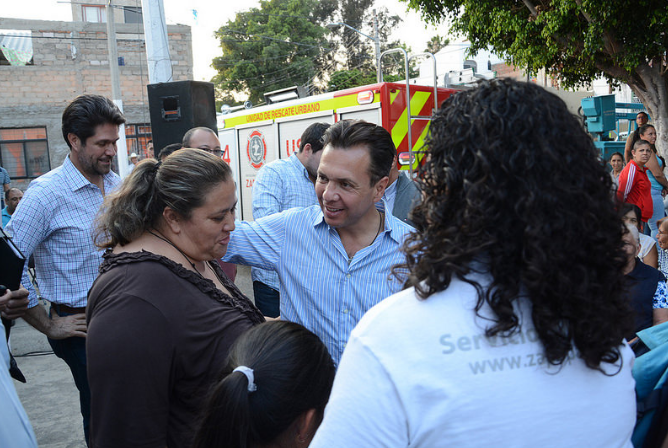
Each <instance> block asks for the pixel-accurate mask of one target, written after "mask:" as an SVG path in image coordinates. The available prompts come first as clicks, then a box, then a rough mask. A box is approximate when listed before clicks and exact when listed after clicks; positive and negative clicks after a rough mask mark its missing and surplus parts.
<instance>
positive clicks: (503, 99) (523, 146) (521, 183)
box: [404, 79, 632, 370]
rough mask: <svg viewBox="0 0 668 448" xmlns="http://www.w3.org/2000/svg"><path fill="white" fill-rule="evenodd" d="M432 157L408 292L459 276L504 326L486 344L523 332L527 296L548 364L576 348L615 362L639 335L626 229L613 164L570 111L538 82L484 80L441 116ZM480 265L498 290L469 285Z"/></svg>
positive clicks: (423, 291) (496, 326) (493, 329)
mask: <svg viewBox="0 0 668 448" xmlns="http://www.w3.org/2000/svg"><path fill="white" fill-rule="evenodd" d="M427 146H428V148H429V151H428V157H427V160H426V163H425V164H424V165H423V166H422V167H421V169H420V176H419V179H418V183H419V184H420V187H421V189H422V192H423V200H422V202H421V203H420V204H419V205H417V206H416V208H415V209H414V211H413V213H412V220H413V221H414V223H415V226H416V229H417V232H415V233H414V234H412V235H411V236H410V237H409V238H408V240H407V243H406V246H405V247H404V251H405V252H406V255H407V261H406V266H405V267H407V268H408V270H409V272H410V273H409V274H408V281H407V286H413V287H414V288H415V291H416V293H417V295H418V297H420V298H421V299H427V298H428V297H429V296H431V295H432V294H434V293H436V292H439V291H442V290H444V289H446V288H447V287H448V285H449V284H450V281H451V280H452V278H453V276H457V277H459V278H461V279H462V280H464V281H467V282H468V283H470V284H472V285H473V286H475V288H476V290H477V291H478V302H477V306H476V313H479V311H480V310H481V309H482V308H483V306H486V305H488V306H489V307H490V308H491V310H492V311H493V312H494V313H495V315H496V319H495V320H494V321H492V322H491V323H490V326H489V327H488V328H487V330H486V331H487V336H494V335H501V336H510V335H512V334H514V333H515V332H517V331H519V330H520V328H519V325H520V324H519V319H518V316H517V315H516V314H515V312H514V310H513V302H514V301H516V300H517V298H518V296H520V294H522V295H526V296H527V297H528V298H529V300H530V301H531V303H532V319H533V323H534V325H535V327H536V332H537V334H538V335H539V337H540V340H541V342H542V345H543V347H544V350H545V357H546V359H547V361H548V362H549V363H551V364H553V365H559V364H561V363H562V362H563V361H564V360H565V359H566V358H567V356H568V354H569V352H570V351H571V350H572V349H573V346H574V347H575V348H576V349H577V352H578V354H579V356H580V357H581V358H582V359H583V360H584V361H585V363H586V365H587V366H588V367H590V368H593V369H599V370H600V364H601V362H608V363H616V362H617V361H618V360H619V359H620V353H619V345H620V344H621V342H622V339H623V337H624V334H625V331H626V330H628V329H629V328H631V327H632V323H631V321H630V320H629V316H630V315H631V314H630V310H629V307H628V303H627V299H626V298H625V297H624V296H623V293H622V281H623V275H622V268H623V266H624V263H625V258H624V252H623V249H622V247H623V246H622V232H623V230H622V225H621V221H620V218H619V216H618V215H617V214H616V212H615V207H614V204H613V202H612V199H611V197H610V189H611V179H610V176H609V175H608V174H607V172H606V169H605V163H604V162H603V161H601V160H600V159H599V157H598V151H597V149H596V148H595V147H594V145H593V142H592V139H591V138H590V137H589V135H588V134H586V133H585V131H584V130H583V129H582V126H581V125H580V123H579V121H578V119H577V118H576V117H575V116H574V115H572V114H571V113H570V112H569V111H568V109H567V108H566V105H565V104H564V102H563V101H562V100H560V99H559V98H558V97H557V96H555V95H553V94H551V93H549V92H547V91H546V90H544V89H543V88H541V87H538V86H536V85H532V84H530V83H523V82H517V81H513V80H509V79H494V80H491V81H484V82H482V83H480V84H479V86H478V87H477V88H475V89H473V90H470V91H465V92H459V93H456V94H454V95H452V96H451V97H450V98H448V99H447V100H446V101H445V102H444V103H443V105H442V106H441V108H440V110H438V111H437V112H435V114H434V116H433V119H432V122H431V125H430V135H429V137H428V140H427ZM474 262H475V263H474ZM478 262H480V263H482V264H483V266H485V271H487V272H489V274H490V275H491V284H490V285H489V287H485V288H483V287H482V286H481V285H480V284H479V283H477V282H475V281H474V280H471V279H467V274H468V273H469V272H471V271H473V270H474V269H478V268H474V267H473V266H476V265H477V264H478Z"/></svg>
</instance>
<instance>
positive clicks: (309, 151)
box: [302, 143, 313, 157]
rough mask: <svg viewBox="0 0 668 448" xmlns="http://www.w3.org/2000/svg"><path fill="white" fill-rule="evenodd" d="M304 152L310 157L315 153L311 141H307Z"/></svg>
mask: <svg viewBox="0 0 668 448" xmlns="http://www.w3.org/2000/svg"><path fill="white" fill-rule="evenodd" d="M302 152H303V153H304V154H306V155H307V156H308V157H311V156H312V155H313V147H312V146H311V144H310V143H307V144H305V145H304V150H303V151H302Z"/></svg>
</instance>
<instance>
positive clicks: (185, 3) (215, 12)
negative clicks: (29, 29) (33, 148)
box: [0, 0, 447, 81]
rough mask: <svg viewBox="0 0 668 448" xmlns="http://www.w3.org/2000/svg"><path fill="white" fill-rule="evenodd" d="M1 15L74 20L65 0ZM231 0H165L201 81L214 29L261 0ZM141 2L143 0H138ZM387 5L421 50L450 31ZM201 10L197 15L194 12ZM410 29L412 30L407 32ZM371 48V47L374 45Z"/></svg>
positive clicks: (400, 35)
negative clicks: (188, 42)
mask: <svg viewBox="0 0 668 448" xmlns="http://www.w3.org/2000/svg"><path fill="white" fill-rule="evenodd" d="M3 3H5V4H3V6H2V9H0V16H1V17H7V18H19V19H36V20H62V21H71V20H72V7H71V5H70V3H69V2H66V1H62V0H60V1H59V0H23V1H18V2H10V1H7V2H3ZM230 3H233V2H231V1H229V0H228V1H221V0H164V5H165V19H166V21H167V24H175V23H180V24H184V25H190V26H191V28H192V38H193V77H194V79H195V80H197V81H209V80H211V77H212V76H213V75H214V74H215V71H214V70H213V69H212V68H211V67H210V65H211V61H212V59H213V58H214V57H216V56H219V55H220V54H221V53H220V47H219V46H218V42H217V40H216V39H215V38H214V36H213V33H214V31H216V30H217V29H218V28H220V27H221V26H222V25H224V24H225V23H227V21H228V20H230V19H234V16H235V14H236V13H237V12H239V11H246V10H248V9H250V8H252V7H256V6H257V5H258V3H259V2H258V1H257V0H246V1H244V2H239V3H240V4H241V3H243V7H239V8H234V7H232V8H230V6H229V5H230ZM137 4H138V5H141V0H137ZM383 6H385V7H387V8H388V10H389V11H390V14H396V15H398V16H400V17H401V18H403V20H404V21H403V22H402V23H401V25H400V27H398V29H397V31H396V32H395V33H394V34H393V35H392V38H393V39H400V40H401V41H404V42H406V43H407V44H408V46H410V47H411V48H412V49H413V52H414V53H419V52H422V51H423V50H424V48H425V47H426V43H427V41H428V40H429V39H430V38H431V37H432V36H434V35H436V34H440V35H447V29H445V26H441V27H440V29H436V28H434V27H431V26H430V27H426V26H425V24H424V23H423V22H422V21H421V20H420V18H419V16H418V14H416V13H414V12H406V4H405V3H401V2H399V0H376V7H377V8H380V7H383ZM193 10H196V11H197V17H196V18H195V15H194V14H193ZM407 29H409V30H410V31H411V32H410V33H407V32H406V30H407ZM370 48H371V47H370Z"/></svg>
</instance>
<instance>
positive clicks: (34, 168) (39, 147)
mask: <svg viewBox="0 0 668 448" xmlns="http://www.w3.org/2000/svg"><path fill="white" fill-rule="evenodd" d="M0 166H2V167H3V168H4V169H6V170H7V172H8V173H9V177H11V178H12V179H34V178H36V177H39V176H41V175H42V174H44V173H46V172H48V171H49V170H50V169H51V161H50V160H49V145H48V143H47V139H46V128H45V127H33V128H4V129H0Z"/></svg>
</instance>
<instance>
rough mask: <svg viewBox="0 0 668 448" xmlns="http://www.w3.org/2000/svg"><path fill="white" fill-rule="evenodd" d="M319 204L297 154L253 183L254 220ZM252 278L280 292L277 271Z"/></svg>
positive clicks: (274, 164)
mask: <svg viewBox="0 0 668 448" xmlns="http://www.w3.org/2000/svg"><path fill="white" fill-rule="evenodd" d="M317 204H318V198H317V196H316V195H315V186H314V185H313V182H311V179H310V178H309V177H308V171H306V168H305V167H304V165H302V163H301V161H300V160H299V159H298V158H297V156H296V155H295V154H292V155H291V156H290V157H289V158H288V159H279V160H275V161H273V162H271V163H270V164H268V165H265V166H264V167H262V169H261V170H260V172H259V173H258V174H257V178H256V179H255V183H253V219H260V218H263V217H265V216H270V215H273V214H275V213H280V212H282V211H285V210H289V209H291V208H295V207H310V206H311V205H317ZM251 276H252V278H253V281H260V282H262V283H264V284H265V285H267V286H270V287H272V288H274V289H275V290H277V291H280V282H279V281H278V274H277V273H276V272H275V271H270V270H266V269H260V268H253V269H252V270H251Z"/></svg>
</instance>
